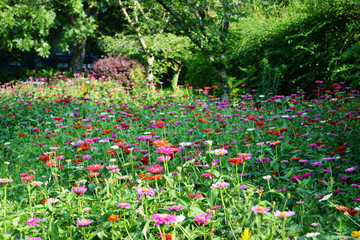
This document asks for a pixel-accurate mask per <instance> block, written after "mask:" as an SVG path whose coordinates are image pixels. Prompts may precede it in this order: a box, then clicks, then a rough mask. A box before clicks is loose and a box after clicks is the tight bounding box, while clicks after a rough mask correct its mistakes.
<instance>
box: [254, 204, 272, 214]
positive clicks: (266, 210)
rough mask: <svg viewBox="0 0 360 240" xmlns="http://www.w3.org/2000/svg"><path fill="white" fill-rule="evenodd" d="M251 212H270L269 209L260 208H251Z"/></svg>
mask: <svg viewBox="0 0 360 240" xmlns="http://www.w3.org/2000/svg"><path fill="white" fill-rule="evenodd" d="M251 211H253V212H256V213H263V212H268V211H270V208H267V207H260V206H253V207H251Z"/></svg>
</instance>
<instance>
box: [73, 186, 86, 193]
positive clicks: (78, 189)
mask: <svg viewBox="0 0 360 240" xmlns="http://www.w3.org/2000/svg"><path fill="white" fill-rule="evenodd" d="M71 190H72V191H73V192H74V193H75V194H77V195H81V194H84V193H85V192H86V190H87V188H86V187H84V186H79V187H73V188H71Z"/></svg>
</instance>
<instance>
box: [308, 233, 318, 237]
mask: <svg viewBox="0 0 360 240" xmlns="http://www.w3.org/2000/svg"><path fill="white" fill-rule="evenodd" d="M318 235H320V233H318V232H314V233H307V234H306V235H305V236H306V237H315V236H318Z"/></svg>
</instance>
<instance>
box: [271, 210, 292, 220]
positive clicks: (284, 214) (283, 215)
mask: <svg viewBox="0 0 360 240" xmlns="http://www.w3.org/2000/svg"><path fill="white" fill-rule="evenodd" d="M274 215H275V216H277V217H279V218H283V219H286V218H288V217H291V216H293V215H295V212H292V211H288V212H285V211H284V212H280V211H279V210H276V211H275V212H274Z"/></svg>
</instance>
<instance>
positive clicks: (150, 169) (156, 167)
mask: <svg viewBox="0 0 360 240" xmlns="http://www.w3.org/2000/svg"><path fill="white" fill-rule="evenodd" d="M163 169H164V168H163V167H162V166H160V165H159V164H156V165H155V164H154V165H152V166H150V167H148V168H147V169H146V171H147V172H149V173H153V174H156V173H159V172H161V171H162V170H163Z"/></svg>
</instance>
